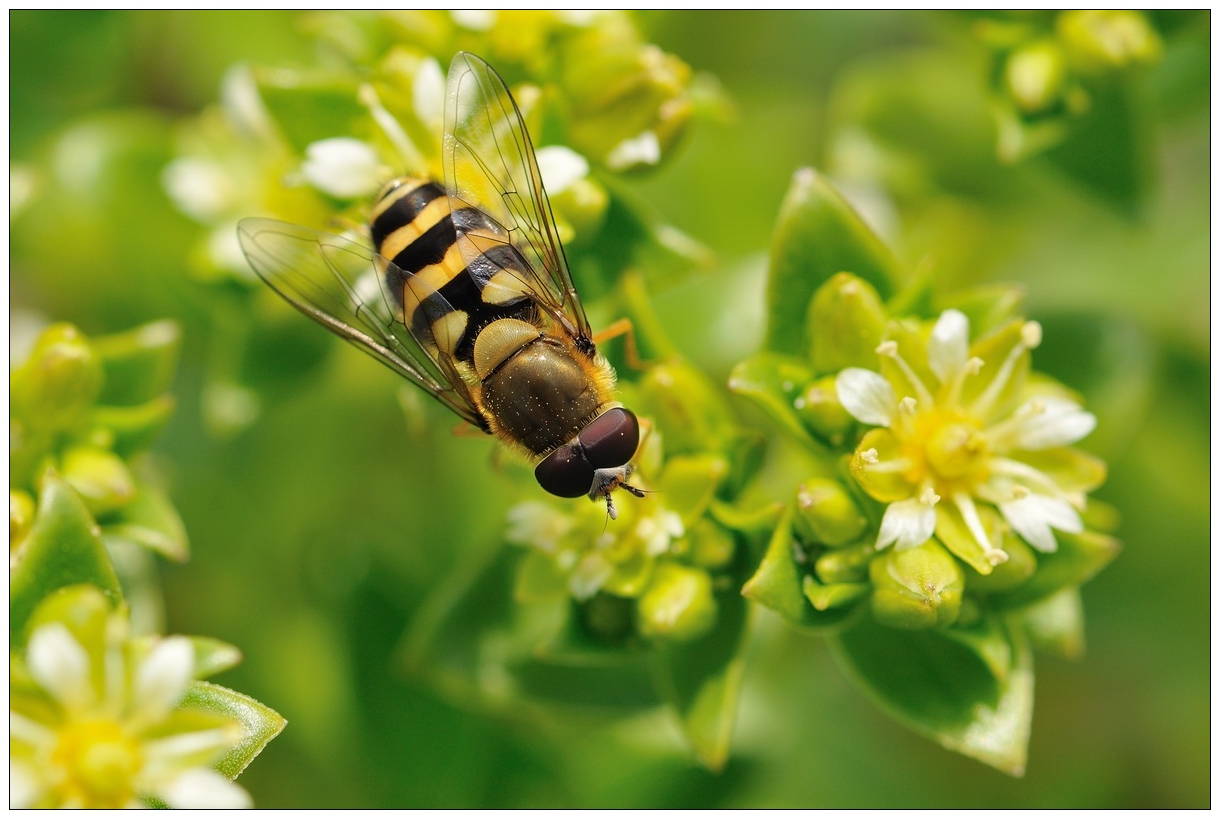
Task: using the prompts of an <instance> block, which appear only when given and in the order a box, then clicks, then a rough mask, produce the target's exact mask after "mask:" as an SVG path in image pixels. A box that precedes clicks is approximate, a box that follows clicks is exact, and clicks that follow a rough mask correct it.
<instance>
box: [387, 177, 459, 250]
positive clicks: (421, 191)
mask: <svg viewBox="0 0 1220 819" xmlns="http://www.w3.org/2000/svg"><path fill="white" fill-rule="evenodd" d="M394 193H395V191H392V190H391V191H390V192H389V193H387V194H386V196H393V195H394ZM444 195H445V190H444V188H442V187H441V186H440V185H438V184H436V183H435V182H426V183H424V184H423V185H420V186H419V187H418V188H416V189H415V190H413V191H411V192H410V193H408V194H406V195H403V196H401V197H399V199H398V201H396V202H394V204H392V205H390V206H389V207H388V208H386V209H385V211H383V212H382V213H380V214H378V216H377V218H376V219H374V220H373V223H372V224H371V225H369V232H370V233H371V234H372V238H373V247H376V248H378V249H379V250H380V248H381V243H382V242H384V241H385V240H386V238H387V237H388V236H389V235H390V234H391V233H393V232H394V231H396V230H398V229H399V228H401V227H406V226H407V225H409V224H411V223H412V222H414V221H415V218H416V217H417V216H419V214H420V212H421V211H423V209H424V208H426V207H427V206H428V205H429V204H430V203H431V202H433V201H434V200H436V199H439V198H441V197H442V196H444Z"/></svg>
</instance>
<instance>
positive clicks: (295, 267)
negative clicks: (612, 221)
mask: <svg viewBox="0 0 1220 819" xmlns="http://www.w3.org/2000/svg"><path fill="white" fill-rule="evenodd" d="M446 93H447V99H446V104H445V120H444V121H445V131H444V142H443V147H442V152H443V163H444V176H445V184H444V186H443V187H442V186H440V185H438V184H437V183H436V182H434V181H432V180H430V179H425V178H414V177H403V178H399V179H395V180H394V181H392V182H390V183H389V184H388V185H386V186H385V188H383V190H382V192H381V193H380V195H379V196H378V198H377V200H376V203H375V204H374V206H373V208H372V211H371V214H370V218H369V239H370V241H371V246H369V245H366V244H365V243H362V242H361V241H356V240H352V239H349V238H344V237H342V236H338V235H335V234H331V233H326V232H323V231H316V230H312V229H309V228H306V227H302V226H299V225H293V224H289V223H286V222H279V221H275V220H271V219H243V220H242V221H241V222H240V223H239V224H238V228H237V231H238V238H239V240H240V242H241V247H242V250H243V252H244V253H245V255H246V258H247V259H248V260H249V262H250V266H251V267H253V268H254V271H255V272H256V273H257V274H258V275H259V277H260V278H262V279H263V281H265V282H266V283H267V284H268V285H270V286H271V288H272V289H273V290H275V291H276V292H277V293H279V294H280V295H281V296H283V297H284V298H285V299H286V300H287V301H288V302H289V303H290V304H292V306H293V307H295V308H297V309H298V310H300V311H301V312H302V313H304V314H305V315H306V316H308V317H309V318H311V319H313V320H314V321H316V322H317V323H319V324H321V325H322V326H323V327H326V328H327V329H328V330H330V331H331V332H333V333H335V334H337V335H338V336H340V337H341V338H343V339H345V340H347V341H349V342H351V343H352V344H354V345H355V346H356V347H358V348H360V349H361V350H363V351H364V352H366V353H369V354H370V355H372V356H373V357H374V358H376V359H377V360H378V361H380V362H381V363H382V364H385V365H386V366H387V367H389V368H390V369H392V370H394V371H395V372H397V373H398V374H399V375H401V376H402V377H403V378H406V379H407V380H408V381H410V382H411V383H413V384H415V385H417V386H419V387H421V388H423V389H424V390H426V391H427V392H429V393H431V394H432V395H433V396H434V397H435V398H437V399H438V400H439V401H440V402H441V403H442V404H444V405H445V406H447V407H449V409H451V410H453V411H454V412H455V413H456V414H457V415H458V416H459V417H460V418H462V419H463V420H465V421H467V422H469V423H470V424H472V425H474V426H475V427H477V428H479V429H480V430H482V431H483V432H485V433H487V434H490V435H493V436H495V437H496V438H498V439H499V440H500V441H502V442H503V443H504V444H506V445H507V446H508V447H509V448H510V449H514V450H516V451H517V452H519V453H521V454H523V455H525V456H526V457H527V458H529V459H531V460H532V461H533V462H534V463H535V467H534V476H535V478H537V480H538V483H539V484H540V485H541V486H542V488H543V489H545V490H546V491H548V492H550V493H551V494H553V495H558V496H559V497H563V498H576V497H580V496H581V495H587V496H588V497H589V498H590V499H592V500H598V499H602V498H604V499H605V502H606V509H607V512H608V514H609V515H610V517H611V518H612V519H613V518H615V517H616V512H615V509H614V502H613V500H612V499H611V493H612V492H613V491H614V490H615V489H619V488H621V489H624V490H626V491H627V492H630V493H631V494H633V495H636V496H637V497H642V496H643V492H642V491H641V490H639V489H637V488H636V487H633V486H630V485H629V484H628V483H627V482H626V481H627V478H628V477H629V476H630V474H631V472H632V469H633V467H632V464H631V459H632V458H633V457H634V455H635V451H636V448H637V447H638V445H639V439H640V429H639V422H638V420H637V419H636V416H635V414H634V413H632V412H631V411H630V410H628V409H626V408H624V407H622V406H620V405H619V404H618V403H617V402H615V401H614V400H613V389H614V379H615V374H614V370H613V369H612V368H611V366H610V364H609V363H608V362H607V361H606V359H605V358H604V357H602V356H601V355H600V354H598V352H597V348H596V345H595V344H594V342H593V339H592V335H591V332H590V329H589V322H588V319H587V318H586V317H585V311H584V308H583V306H582V305H581V302H580V297H579V296H578V295H577V293H576V288H575V286H574V285H573V283H572V275H571V273H570V272H569V270H568V264H567V259H566V258H565V256H564V252H563V247H562V246H561V245H560V243H559V239H558V237H557V234H556V231H555V224H554V217H553V216H552V214H551V206H550V203H549V201H548V200H547V197H546V193H545V191H544V190H543V186H542V178H541V176H540V174H539V171H538V163H537V160H536V159H535V158H534V149H533V145H532V143H531V142H530V137H529V133H528V132H527V130H526V128H525V123H524V121H523V119H522V116H521V112H520V110H518V108H517V104H516V102H515V101H514V100H513V97H512V94H511V93H510V92H509V90H508V86H507V85H505V83H504V80H503V79H501V77H500V75H499V74H497V73H496V71H495V70H494V69H493V68H492V67H491V66H489V65H488V64H487V63H486V62H484V61H483V60H482V59H480V58H479V57H476V56H474V55H472V54H467V53H460V54H458V55H457V56H456V57H455V58H454V60H453V63H452V64H451V65H450V68H449V78H448V86H447V92H446Z"/></svg>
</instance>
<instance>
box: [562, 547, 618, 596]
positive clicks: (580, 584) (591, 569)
mask: <svg viewBox="0 0 1220 819" xmlns="http://www.w3.org/2000/svg"><path fill="white" fill-rule="evenodd" d="M612 574H614V567H613V566H611V565H610V562H609V561H608V560H606V558H604V557H602V556H601V555H600V554H598V553H597V552H589V553H587V554H585V556H584V557H582V558H581V559H580V563H579V564H577V566H576V568H575V569H574V570H573V571H572V574H571V575H569V576H568V591H570V592H571V593H572V596H573V597H575V598H576V599H577V600H588V599H589V598H590V597H592V596H593V595H595V594H597V590H598V589H600V588H601V587H602V584H603V583H605V582H606V581H607V580H609V579H610V575H612Z"/></svg>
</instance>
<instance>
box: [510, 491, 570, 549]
mask: <svg viewBox="0 0 1220 819" xmlns="http://www.w3.org/2000/svg"><path fill="white" fill-rule="evenodd" d="M571 530H572V520H571V519H570V518H569V517H568V516H567V515H565V514H562V513H561V512H560V511H559V510H557V509H556V508H555V507H553V506H548V505H547V504H545V503H542V502H540V501H526V502H525V503H519V504H517V505H516V506H514V507H513V508H511V509H509V510H508V527H507V531H506V532H505V539H507V540H508V542H509V543H515V544H517V545H518V546H533V547H534V548H535V549H541V550H542V551H544V552H547V553H548V554H555V553H556V552H557V551H559V544H560V542H561V541H562V540H563V538H564V536H566V535H567V534H568V532H570V531H571Z"/></svg>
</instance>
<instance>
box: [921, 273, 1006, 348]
mask: <svg viewBox="0 0 1220 819" xmlns="http://www.w3.org/2000/svg"><path fill="white" fill-rule="evenodd" d="M1024 302H1025V288H1024V287H1020V286H1017V285H1010V284H986V285H980V286H978V287H972V288H968V289H966V290H957V291H954V292H953V293H952V294H950V295H947V296H945V297H944V298H943V299H939V300H938V301H937V303H936V306H937V309H936V312H937V313H938V314H939V313H941V312H942V311H944V310H948V309H950V308H952V309H954V310H960V311H961V312H962V313H964V314H965V315H966V318H967V319H968V320H969V321H970V333H971V334H972V335H973V336H974V337H975V338H982V337H983V336H985V335H987V334H988V333H990V332H991V331H992V330H994V329H996V328H997V327H1000V326H1001V325H1003V324H1004V323H1005V322H1008V321H1011V320H1012V319H1013V318H1015V317H1017V316H1019V315H1020V312H1021V307H1022V305H1023V304H1024Z"/></svg>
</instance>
